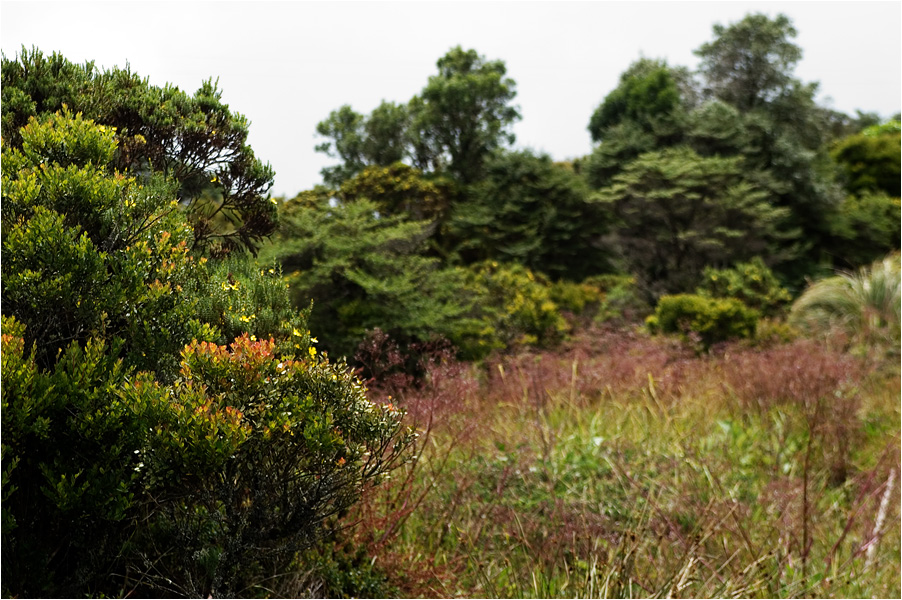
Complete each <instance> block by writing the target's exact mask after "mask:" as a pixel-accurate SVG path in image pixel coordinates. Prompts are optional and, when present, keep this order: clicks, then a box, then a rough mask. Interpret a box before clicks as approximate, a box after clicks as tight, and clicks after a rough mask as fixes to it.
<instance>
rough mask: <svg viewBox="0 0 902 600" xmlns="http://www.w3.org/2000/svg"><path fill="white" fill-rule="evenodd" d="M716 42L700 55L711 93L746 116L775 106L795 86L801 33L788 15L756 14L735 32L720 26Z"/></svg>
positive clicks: (734, 26)
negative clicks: (795, 40) (765, 106)
mask: <svg viewBox="0 0 902 600" xmlns="http://www.w3.org/2000/svg"><path fill="white" fill-rule="evenodd" d="M714 35H715V36H716V39H715V40H714V41H711V42H707V43H705V44H703V45H702V46H701V47H700V48H699V49H698V50H697V51H696V54H697V55H698V56H699V57H700V58H701V66H700V71H701V73H702V75H703V76H704V78H705V82H706V85H707V89H708V90H709V92H710V93H711V94H712V95H714V96H715V97H717V98H720V99H721V100H723V101H725V102H727V103H728V104H731V105H732V106H735V107H736V108H737V109H739V110H740V111H749V110H752V109H755V108H758V107H759V106H761V105H762V104H764V103H768V102H772V101H775V100H776V99H777V98H778V97H779V96H781V95H783V94H785V92H786V90H787V89H788V88H791V87H792V86H793V84H794V81H793V79H792V75H791V73H792V69H793V68H794V67H795V64H796V63H797V62H798V61H799V60H800V59H801V58H802V51H801V49H800V48H799V47H798V46H797V45H795V44H794V43H792V42H791V41H790V40H791V38H794V37H795V36H796V30H795V28H794V27H793V26H792V22H791V21H790V20H789V18H788V17H787V16H786V15H782V14H781V15H777V17H776V18H774V19H770V18H769V17H768V16H767V15H764V14H762V13H756V14H750V15H747V16H746V17H745V18H743V19H742V20H741V21H739V22H738V23H734V24H732V25H730V26H729V27H724V26H723V25H720V24H716V25H714Z"/></svg>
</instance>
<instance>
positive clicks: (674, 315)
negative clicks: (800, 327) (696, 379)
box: [646, 294, 760, 350]
mask: <svg viewBox="0 0 902 600" xmlns="http://www.w3.org/2000/svg"><path fill="white" fill-rule="evenodd" d="M759 316H760V315H759V313H758V311H756V310H753V309H751V308H749V307H747V306H746V305H745V304H743V303H742V302H740V301H739V300H736V299H734V298H707V297H705V296H696V295H692V294H679V295H676V296H661V298H660V299H659V300H658V305H657V307H656V308H655V314H654V315H652V316H650V317H648V319H647V320H646V325H647V326H648V328H649V330H651V331H652V332H655V333H656V332H661V333H679V334H682V335H683V336H685V337H686V338H687V339H688V340H690V341H697V342H699V343H700V344H701V347H702V348H703V349H705V350H707V349H709V348H710V347H711V346H712V345H714V344H717V343H719V342H725V341H727V340H731V339H737V338H751V337H753V336H754V335H755V326H756V324H757V322H758V317H759Z"/></svg>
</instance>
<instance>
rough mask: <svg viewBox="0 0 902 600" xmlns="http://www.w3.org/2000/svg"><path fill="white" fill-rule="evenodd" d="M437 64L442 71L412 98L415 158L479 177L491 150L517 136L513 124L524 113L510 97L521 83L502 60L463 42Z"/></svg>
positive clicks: (467, 179) (465, 178) (461, 176)
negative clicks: (489, 59) (477, 50)
mask: <svg viewBox="0 0 902 600" xmlns="http://www.w3.org/2000/svg"><path fill="white" fill-rule="evenodd" d="M436 66H437V67H438V74H437V75H433V76H432V77H430V78H429V82H428V83H427V84H426V87H424V88H423V90H422V92H420V95H419V96H417V97H415V98H414V99H412V100H411V102H410V104H409V110H410V114H411V129H410V137H411V140H412V148H413V155H414V157H415V164H416V166H418V167H420V168H421V169H424V170H425V169H427V168H431V170H433V171H438V172H441V171H447V172H448V173H450V174H451V175H453V176H454V177H455V178H457V180H459V181H460V182H461V183H464V184H468V183H473V182H475V181H476V180H477V179H479V178H480V176H481V175H482V172H483V171H482V168H483V162H484V160H485V159H486V158H487V157H488V156H489V154H490V153H491V152H492V151H493V150H495V149H496V148H500V147H503V145H504V144H505V143H507V144H510V143H513V141H514V135H513V133H512V132H511V131H510V127H511V125H513V123H514V122H516V121H517V120H519V119H520V113H519V111H518V110H517V108H515V107H513V106H510V105H509V103H510V102H511V101H512V100H513V99H514V96H515V95H516V91H515V89H514V88H515V83H514V81H513V80H512V79H510V78H507V77H505V75H506V74H507V69H506V67H505V66H504V63H503V62H502V61H500V60H495V61H487V60H486V59H485V57H483V56H480V55H479V54H478V53H477V52H476V51H475V50H464V49H462V48H461V47H460V46H457V47H455V48H452V49H451V50H449V51H448V53H447V54H445V56H443V57H442V58H440V59H439V60H438V62H437V63H436Z"/></svg>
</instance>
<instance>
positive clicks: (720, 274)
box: [696, 256, 792, 316]
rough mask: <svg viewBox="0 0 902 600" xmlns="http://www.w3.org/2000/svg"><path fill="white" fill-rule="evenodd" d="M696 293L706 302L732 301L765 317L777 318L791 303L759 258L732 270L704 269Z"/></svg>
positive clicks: (786, 293)
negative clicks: (707, 298)
mask: <svg viewBox="0 0 902 600" xmlns="http://www.w3.org/2000/svg"><path fill="white" fill-rule="evenodd" d="M696 293H697V294H698V295H700V296H707V297H709V298H735V299H737V300H740V301H742V303H743V304H745V305H746V306H748V307H750V308H754V309H755V310H757V311H759V312H761V314H763V315H767V316H773V315H775V314H777V313H778V312H779V311H780V309H782V308H783V307H784V306H786V305H787V304H788V303H789V302H790V301H791V300H792V296H790V295H789V291H788V290H787V289H786V288H784V287H783V286H781V285H780V282H779V281H778V280H777V278H776V276H775V275H774V274H773V272H772V271H771V270H770V269H769V268H768V267H767V265H765V264H764V261H763V260H762V259H761V258H760V257H758V256H756V257H755V258H753V259H752V260H750V261H749V262H747V263H739V264H737V265H736V266H735V267H733V268H732V269H714V268H712V267H706V268H705V271H704V275H703V280H702V284H701V285H700V286H699V287H698V289H697V290H696Z"/></svg>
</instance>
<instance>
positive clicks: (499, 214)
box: [448, 152, 608, 280]
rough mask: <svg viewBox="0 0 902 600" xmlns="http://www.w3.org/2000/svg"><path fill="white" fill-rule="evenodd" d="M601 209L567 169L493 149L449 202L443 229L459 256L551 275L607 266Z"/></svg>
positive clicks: (538, 158) (527, 154) (526, 154)
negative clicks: (479, 173)
mask: <svg viewBox="0 0 902 600" xmlns="http://www.w3.org/2000/svg"><path fill="white" fill-rule="evenodd" d="M605 217H606V215H605V213H604V212H603V210H602V207H601V206H599V205H598V203H596V202H593V201H591V200H590V199H589V197H588V190H587V189H586V187H585V186H584V185H583V182H582V180H581V179H580V178H579V177H578V176H577V175H575V174H573V173H571V172H569V171H567V170H565V169H563V168H561V167H558V166H556V165H554V164H553V163H552V162H551V159H550V158H548V157H547V156H535V155H533V154H532V153H530V152H509V153H497V154H495V155H494V156H493V157H492V158H491V159H490V160H489V161H488V162H487V163H486V166H485V177H484V178H483V179H481V180H480V181H479V182H478V183H476V184H474V185H473V186H471V188H470V189H469V190H468V194H467V197H466V199H465V200H463V201H460V202H458V203H456V204H455V206H454V209H453V212H452V216H451V221H450V223H449V227H448V228H449V235H450V237H451V238H452V239H453V240H456V241H457V248H456V250H457V253H458V254H459V255H460V257H461V258H462V260H463V261H464V262H468V263H472V262H478V261H482V260H496V261H501V262H518V263H520V264H522V265H523V266H525V267H527V268H528V269H531V270H533V271H542V272H544V273H547V274H548V275H550V276H552V277H565V278H568V279H576V280H578V279H582V278H584V277H586V276H587V275H590V274H595V273H599V272H604V271H606V270H608V265H607V256H606V254H605V252H604V251H603V249H602V248H601V247H600V246H601V244H600V242H599V240H600V238H601V234H602V233H603V232H604V228H605Z"/></svg>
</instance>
